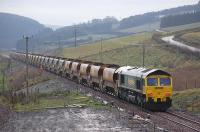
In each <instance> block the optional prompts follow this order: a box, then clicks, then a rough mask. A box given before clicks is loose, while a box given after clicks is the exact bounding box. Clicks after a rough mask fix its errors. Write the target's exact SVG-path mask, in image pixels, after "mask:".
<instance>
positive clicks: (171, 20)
mask: <svg viewBox="0 0 200 132" xmlns="http://www.w3.org/2000/svg"><path fill="white" fill-rule="evenodd" d="M195 22H200V12H195V11H193V12H191V13H184V14H178V15H169V16H165V17H163V18H162V19H161V23H160V27H161V28H165V27H171V26H179V25H184V24H190V23H195Z"/></svg>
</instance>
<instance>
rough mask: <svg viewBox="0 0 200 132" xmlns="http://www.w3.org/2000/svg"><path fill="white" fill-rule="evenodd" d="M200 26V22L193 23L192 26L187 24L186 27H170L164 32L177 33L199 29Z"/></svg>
mask: <svg viewBox="0 0 200 132" xmlns="http://www.w3.org/2000/svg"><path fill="white" fill-rule="evenodd" d="M199 25H200V22H198V23H192V24H186V25H180V26H174V27H168V28H163V29H162V30H164V31H167V32H177V31H182V30H187V29H192V28H197V27H200V26H199Z"/></svg>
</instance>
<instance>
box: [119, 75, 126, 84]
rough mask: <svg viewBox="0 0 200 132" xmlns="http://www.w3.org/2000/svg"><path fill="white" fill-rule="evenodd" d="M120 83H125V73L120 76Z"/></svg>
mask: <svg viewBox="0 0 200 132" xmlns="http://www.w3.org/2000/svg"><path fill="white" fill-rule="evenodd" d="M120 83H121V84H124V83H125V79H124V75H121V77H120Z"/></svg>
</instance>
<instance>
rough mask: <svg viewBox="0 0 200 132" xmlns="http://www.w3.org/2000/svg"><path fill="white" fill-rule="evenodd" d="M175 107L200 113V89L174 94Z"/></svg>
mask: <svg viewBox="0 0 200 132" xmlns="http://www.w3.org/2000/svg"><path fill="white" fill-rule="evenodd" d="M173 108H174V109H177V110H186V111H190V112H194V113H200V89H190V90H185V91H180V92H175V93H174V95H173Z"/></svg>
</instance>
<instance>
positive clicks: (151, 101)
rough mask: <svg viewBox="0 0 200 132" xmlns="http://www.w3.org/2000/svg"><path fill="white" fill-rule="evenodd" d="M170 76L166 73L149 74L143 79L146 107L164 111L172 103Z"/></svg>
mask: <svg viewBox="0 0 200 132" xmlns="http://www.w3.org/2000/svg"><path fill="white" fill-rule="evenodd" d="M172 89H173V86H172V77H171V75H170V74H168V73H157V74H153V75H149V76H147V77H146V78H145V79H144V89H143V92H144V93H145V95H146V107H148V108H149V109H151V110H161V111H165V110H167V109H168V108H169V107H171V104H172Z"/></svg>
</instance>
